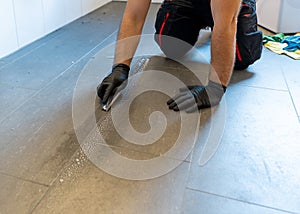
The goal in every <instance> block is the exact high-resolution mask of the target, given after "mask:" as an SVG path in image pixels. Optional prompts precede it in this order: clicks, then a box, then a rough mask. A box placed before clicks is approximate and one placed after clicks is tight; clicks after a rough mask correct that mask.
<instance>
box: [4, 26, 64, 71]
mask: <svg viewBox="0 0 300 214" xmlns="http://www.w3.org/2000/svg"><path fill="white" fill-rule="evenodd" d="M58 31H60V30H59V29H58V30H56V31H54V32H53V33H55V32H58ZM47 36H50V34H49V35H47ZM47 36H45V37H47ZM60 36H62V32H60V33H59V34H58V35H56V36H54V37H53V38H50V39H49V40H47V41H45V42H43V43H42V44H40V45H38V46H37V47H34V48H33V49H32V50H30V51H28V52H26V53H24V54H22V55H21V56H19V57H17V58H16V59H14V60H12V61H11V62H8V63H5V64H4V65H3V66H2V67H0V72H1V69H3V68H5V67H7V66H9V65H11V64H13V63H15V62H16V61H18V60H19V59H21V58H23V57H25V56H27V55H29V54H31V53H32V52H34V51H36V50H37V49H39V48H41V47H43V46H44V45H46V44H47V43H48V42H50V41H52V40H53V39H57V38H59V37H60ZM45 37H42V38H45ZM42 38H40V39H42ZM40 39H37V40H36V41H35V42H38V41H39V40H40ZM33 43H34V42H33ZM33 43H30V44H27V45H25V46H24V47H21V48H20V49H19V50H17V51H21V50H22V49H24V48H26V47H28V46H29V45H31V44H33ZM12 54H13V53H12ZM8 57H9V56H8Z"/></svg>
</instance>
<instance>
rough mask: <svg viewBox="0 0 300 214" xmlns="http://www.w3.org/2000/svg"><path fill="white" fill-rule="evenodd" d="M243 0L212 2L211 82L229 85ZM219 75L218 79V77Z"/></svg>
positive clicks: (218, 0) (215, 0) (217, 0)
mask: <svg viewBox="0 0 300 214" xmlns="http://www.w3.org/2000/svg"><path fill="white" fill-rule="evenodd" d="M240 5H241V0H211V8H212V15H213V19H214V29H213V32H212V38H211V64H212V67H213V69H214V71H215V72H211V74H210V80H211V81H213V82H219V81H220V82H221V84H222V85H223V86H227V85H228V84H229V81H230V78H231V75H232V71H233V65H234V60H235V40H236V37H235V35H236V28H237V16H238V13H239V9H240ZM216 75H217V77H216Z"/></svg>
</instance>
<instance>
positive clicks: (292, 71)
mask: <svg viewBox="0 0 300 214" xmlns="http://www.w3.org/2000/svg"><path fill="white" fill-rule="evenodd" d="M281 57H282V59H281V60H280V61H281V63H282V67H281V71H282V73H283V75H284V77H285V79H286V83H287V87H288V89H289V92H290V96H291V98H292V100H293V103H294V106H295V108H296V110H297V113H298V116H300V81H299V79H300V72H299V67H300V60H293V59H291V58H289V57H286V56H281Z"/></svg>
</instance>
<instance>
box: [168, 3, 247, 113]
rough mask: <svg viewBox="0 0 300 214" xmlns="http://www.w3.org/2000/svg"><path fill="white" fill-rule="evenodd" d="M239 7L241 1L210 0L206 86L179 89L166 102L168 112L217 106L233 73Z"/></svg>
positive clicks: (189, 110)
mask: <svg viewBox="0 0 300 214" xmlns="http://www.w3.org/2000/svg"><path fill="white" fill-rule="evenodd" d="M240 4H241V0H211V10H212V15H213V19H214V28H213V32H212V39H211V65H212V66H211V72H210V76H209V81H208V84H207V85H206V86H203V85H198V86H188V88H185V89H180V93H179V94H177V95H176V96H175V97H173V98H172V99H170V100H169V101H168V102H167V104H168V106H169V108H170V109H172V110H174V111H179V110H185V111H186V112H193V111H196V110H197V109H203V108H209V107H212V106H215V105H218V104H219V103H220V101H221V99H222V97H223V94H224V93H225V91H226V87H227V86H228V84H229V81H230V78H231V74H232V71H233V64H234V60H235V39H236V28H237V16H238V13H239V8H240ZM187 89H188V90H187Z"/></svg>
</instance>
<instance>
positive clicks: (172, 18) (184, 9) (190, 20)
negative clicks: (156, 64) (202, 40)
mask: <svg viewBox="0 0 300 214" xmlns="http://www.w3.org/2000/svg"><path fill="white" fill-rule="evenodd" d="M191 2H192V1H184V0H182V1H165V2H164V3H163V4H162V6H161V8H160V9H159V11H158V13H157V16H156V21H155V29H156V32H155V37H154V38H155V41H156V42H157V44H158V45H159V46H160V48H161V50H162V51H163V52H164V53H165V55H166V56H167V57H170V58H178V57H181V56H183V55H185V54H186V53H187V52H188V51H189V50H190V49H191V48H192V47H193V45H194V44H195V43H196V41H197V39H198V35H199V31H200V23H198V22H197V21H196V20H195V18H194V17H193V14H194V11H195V8H194V7H193V5H192V3H191Z"/></svg>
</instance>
